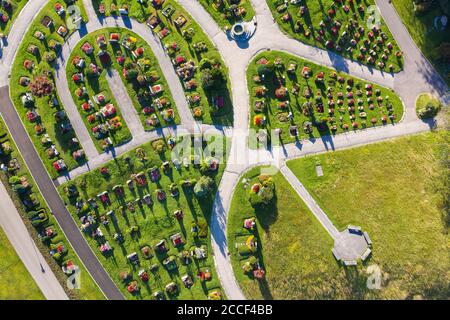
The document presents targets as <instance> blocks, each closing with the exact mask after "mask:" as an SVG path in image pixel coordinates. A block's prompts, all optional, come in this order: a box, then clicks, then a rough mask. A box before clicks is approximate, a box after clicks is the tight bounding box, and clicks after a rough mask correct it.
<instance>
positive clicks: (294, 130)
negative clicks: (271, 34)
mask: <svg viewBox="0 0 450 320" xmlns="http://www.w3.org/2000/svg"><path fill="white" fill-rule="evenodd" d="M247 79H248V80H247V81H248V84H249V92H250V94H251V97H250V115H251V119H252V122H251V127H252V128H255V129H264V130H267V133H268V134H270V133H271V130H274V131H277V132H278V134H279V137H280V138H281V141H282V143H287V142H293V141H296V140H297V139H299V140H301V139H304V138H310V137H319V136H321V135H330V134H337V133H342V132H346V131H349V130H357V129H364V128H369V127H373V126H380V125H388V124H391V123H396V122H397V121H399V120H400V119H401V118H402V115H403V104H402V102H401V100H400V99H399V98H398V96H397V95H396V94H395V92H393V91H392V90H390V89H387V88H384V87H381V86H378V85H375V84H372V83H369V82H366V81H363V80H360V79H357V78H354V77H351V76H348V75H347V74H344V73H338V72H336V71H334V70H332V69H329V68H327V67H323V66H319V65H316V64H313V63H310V62H307V61H305V60H303V59H300V58H297V57H295V56H292V55H289V54H286V53H283V52H274V51H270V52H263V53H261V54H259V55H258V56H256V57H255V59H254V60H253V61H252V62H251V63H250V65H249V68H248V73H247ZM260 142H261V140H260ZM254 145H255V143H253V144H252V145H251V146H252V147H254Z"/></svg>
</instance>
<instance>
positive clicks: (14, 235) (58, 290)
mask: <svg viewBox="0 0 450 320" xmlns="http://www.w3.org/2000/svg"><path fill="white" fill-rule="evenodd" d="M0 199H2V201H0V225H1V226H2V228H3V230H4V231H5V234H6V236H7V238H8V240H9V242H11V245H12V246H13V248H14V250H15V251H16V253H17V255H18V256H19V257H20V260H22V262H23V264H24V265H25V267H26V268H27V270H28V272H29V273H30V275H31V277H32V278H33V279H34V281H35V282H36V284H37V286H38V287H39V289H40V290H41V292H42V293H43V295H44V296H45V298H46V299H48V300H68V299H69V298H68V297H67V295H66V293H65V292H64V289H63V288H62V286H61V284H60V283H59V281H58V279H56V277H55V275H54V274H53V272H52V270H51V269H50V267H49V265H48V264H47V262H46V261H45V259H44V257H43V256H42V254H41V253H40V252H39V249H38V248H37V247H36V245H35V243H34V241H33V239H32V238H31V237H30V236H29V235H28V230H27V228H26V226H25V224H24V223H23V221H22V218H21V217H20V214H19V212H18V211H17V209H16V207H15V206H14V203H13V202H12V200H11V198H10V197H9V194H8V192H7V191H6V188H5V186H4V185H3V183H1V182H0ZM6 272H7V271H5V273H6ZM0 273H1V272H0Z"/></svg>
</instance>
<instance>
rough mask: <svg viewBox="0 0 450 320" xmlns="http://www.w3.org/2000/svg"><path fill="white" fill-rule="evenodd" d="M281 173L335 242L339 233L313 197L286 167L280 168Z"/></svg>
mask: <svg viewBox="0 0 450 320" xmlns="http://www.w3.org/2000/svg"><path fill="white" fill-rule="evenodd" d="M281 173H282V174H283V176H284V177H285V178H286V180H287V181H288V182H289V184H290V185H291V186H292V187H293V188H294V190H295V191H296V192H297V194H298V195H299V196H300V198H301V199H302V200H303V202H304V203H305V204H306V206H307V207H308V208H309V210H310V211H311V212H312V213H313V214H314V216H315V217H316V218H317V220H319V222H320V223H321V224H322V226H323V227H324V228H325V230H326V231H327V232H328V234H329V235H330V236H331V237H332V238H333V240H336V239H337V238H338V236H339V231H338V229H336V227H335V226H334V225H333V223H332V222H331V220H330V219H329V218H328V216H327V214H326V213H325V212H324V211H323V210H322V208H320V206H319V205H318V204H317V202H316V201H315V200H314V199H313V197H312V196H311V195H310V194H309V192H308V191H307V190H306V188H305V187H304V186H303V184H302V183H301V182H300V180H298V179H297V177H296V176H295V175H294V173H293V172H292V171H291V170H290V169H289V168H288V166H287V165H283V166H282V167H281Z"/></svg>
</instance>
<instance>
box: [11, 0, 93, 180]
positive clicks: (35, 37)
mask: <svg viewBox="0 0 450 320" xmlns="http://www.w3.org/2000/svg"><path fill="white" fill-rule="evenodd" d="M57 2H58V1H49V3H48V4H47V6H46V7H45V8H43V9H42V11H41V12H40V13H39V14H38V16H37V18H36V19H35V20H34V21H33V22H32V23H31V25H30V28H29V31H28V32H27V33H26V35H25V37H24V39H22V43H21V45H20V47H19V49H18V52H17V56H16V59H15V61H14V65H13V67H12V72H11V79H10V92H11V98H12V101H13V103H14V105H15V107H16V110H17V112H18V114H19V116H20V117H21V119H22V122H23V124H24V126H25V128H26V130H27V131H28V134H29V135H30V137H31V140H32V141H33V143H34V145H35V147H36V150H37V152H38V153H39V155H40V157H41V159H42V160H43V163H44V165H45V167H46V168H47V171H48V172H49V174H50V176H51V177H52V178H56V177H57V176H58V175H59V174H62V173H64V171H65V170H57V169H56V168H55V167H54V162H55V161H58V160H62V161H63V162H64V163H65V166H66V167H67V169H68V170H72V169H74V168H76V167H77V166H79V165H80V164H82V163H83V162H84V161H85V158H84V157H79V156H76V157H74V155H73V154H74V153H77V155H79V154H80V153H82V146H81V145H80V144H79V143H78V141H77V137H76V134H75V132H74V131H73V130H72V129H71V124H70V120H69V119H68V118H67V117H66V115H65V112H64V107H63V106H62V105H61V103H60V100H59V97H58V92H56V90H55V83H54V79H53V76H54V66H53V63H54V60H55V58H56V53H57V52H58V51H59V50H60V47H61V44H62V43H63V42H64V40H65V38H64V37H62V36H61V35H59V34H58V33H57V32H56V30H55V29H57V28H58V26H61V25H65V19H64V18H63V17H60V16H59V15H58V14H57V13H56V12H55V10H54V9H53V6H54V5H55V3H57ZM62 6H63V7H64V6H65V4H63V5H62ZM43 17H47V18H48V19H49V21H52V25H53V26H54V27H55V28H53V27H52V28H47V27H46V26H44V25H43V24H42V21H43ZM73 31H74V30H70V32H73ZM67 36H68V35H66V38H67Z"/></svg>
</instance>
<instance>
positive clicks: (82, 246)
mask: <svg viewBox="0 0 450 320" xmlns="http://www.w3.org/2000/svg"><path fill="white" fill-rule="evenodd" d="M0 105H1V106H2V108H1V112H2V116H3V119H4V120H5V123H6V124H7V125H8V128H9V130H10V132H11V136H12V138H13V139H14V141H15V143H16V145H17V148H18V149H19V152H20V154H21V155H22V157H23V159H24V160H25V163H26V164H27V166H28V168H29V170H30V173H31V174H32V175H33V178H34V181H35V182H36V187H37V188H38V189H39V191H40V192H41V194H42V196H43V197H44V199H45V200H46V202H47V205H48V207H49V209H50V211H51V212H52V213H53V215H54V217H55V218H56V220H57V221H58V224H59V225H60V227H61V229H62V230H63V231H64V234H65V236H66V238H67V240H68V241H69V243H70V244H71V246H72V248H73V249H74V251H75V253H76V254H77V255H78V257H79V258H80V260H81V261H82V263H83V264H84V265H85V267H86V269H87V270H88V271H89V273H90V275H91V276H92V278H93V279H94V281H95V282H96V283H97V284H98V286H99V288H100V290H102V291H103V293H104V294H105V296H106V297H107V298H108V299H115V300H119V299H124V297H123V295H122V293H121V292H120V291H119V289H118V288H117V287H116V285H115V284H114V282H113V281H112V280H111V278H110V277H109V275H108V273H106V271H105V269H103V267H102V265H101V264H100V262H99V260H98V259H97V257H96V256H95V255H94V253H93V252H92V250H91V248H90V247H89V245H88V244H87V242H86V240H85V239H84V237H83V235H82V234H81V232H80V230H79V228H78V226H77V225H76V223H75V220H74V219H73V218H72V216H71V215H70V213H69V211H68V210H67V208H66V206H65V203H64V202H63V201H62V199H61V197H60V196H59V194H58V192H57V191H56V188H55V185H54V184H53V182H52V180H51V179H50V176H49V175H48V173H47V171H46V169H45V167H44V165H43V163H42V160H41V159H40V157H39V155H38V153H37V152H36V149H35V147H34V145H33V143H32V142H31V140H30V137H29V136H28V133H27V131H26V130H25V128H24V126H23V124H22V121H21V120H20V117H19V115H18V114H17V111H16V109H15V107H14V105H13V104H12V102H11V100H10V97H9V87H2V88H0ZM22 236H23V239H27V237H29V235H28V234H23V235H22Z"/></svg>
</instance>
